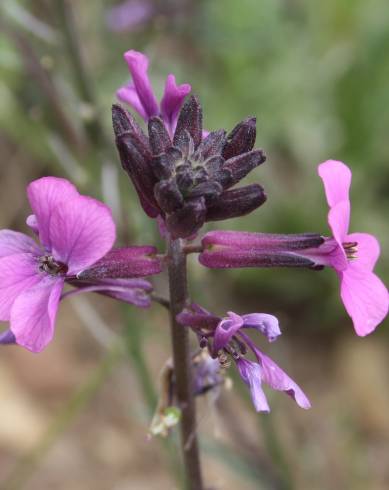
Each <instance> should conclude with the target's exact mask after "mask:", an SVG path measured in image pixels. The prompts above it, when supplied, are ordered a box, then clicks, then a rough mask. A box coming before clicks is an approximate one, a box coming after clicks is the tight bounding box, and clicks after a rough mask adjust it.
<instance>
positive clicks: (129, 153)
mask: <svg viewBox="0 0 389 490" xmlns="http://www.w3.org/2000/svg"><path fill="white" fill-rule="evenodd" d="M133 141H134V139H133V138H132V135H131V134H123V135H121V136H119V137H118V138H117V142H116V144H117V148H118V151H119V155H120V160H121V163H122V166H123V168H124V170H125V171H126V172H127V173H128V175H129V177H130V179H131V181H132V183H133V184H134V187H135V189H136V191H137V193H138V196H139V200H140V202H141V205H142V207H143V209H144V211H145V213H146V214H147V215H148V216H150V217H151V218H155V217H156V216H158V215H159V214H160V211H159V208H158V205H157V202H156V201H155V198H154V194H153V189H154V185H155V182H156V179H155V177H154V175H153V172H152V169H151V165H150V160H149V159H145V158H144V157H143V156H142V155H141V153H140V152H139V151H138V149H137V148H136V147H135V145H134V144H133ZM138 143H139V141H138ZM138 146H139V147H141V145H138Z"/></svg>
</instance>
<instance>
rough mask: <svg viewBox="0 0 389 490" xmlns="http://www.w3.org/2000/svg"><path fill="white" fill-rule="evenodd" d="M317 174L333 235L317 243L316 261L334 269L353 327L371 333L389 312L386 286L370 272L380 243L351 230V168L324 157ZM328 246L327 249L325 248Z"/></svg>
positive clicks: (359, 333) (376, 257)
mask: <svg viewBox="0 0 389 490" xmlns="http://www.w3.org/2000/svg"><path fill="white" fill-rule="evenodd" d="M318 172H319V175H320V177H321V179H322V180H323V183H324V190H325V194H326V198H327V202H328V205H329V207H330V210H329V213H328V224H329V226H330V228H331V231H332V233H333V238H330V239H326V242H325V243H324V244H323V245H322V246H321V247H319V253H320V252H321V251H322V250H326V253H325V254H323V255H322V256H321V257H318V263H321V264H323V265H328V266H330V267H332V268H333V269H335V271H336V273H337V275H338V277H339V280H340V295H341V298H342V301H343V304H344V306H345V308H346V310H347V313H348V314H349V315H350V317H351V318H352V320H353V323H354V328H355V331H356V333H357V334H358V335H361V336H364V335H367V334H369V333H371V332H372V331H373V330H375V328H376V327H377V325H379V324H380V323H381V322H382V321H383V320H384V318H385V317H386V315H387V314H388V299H389V295H388V290H387V289H386V287H385V285H384V284H383V282H382V281H381V280H380V279H379V277H377V275H376V274H374V273H373V269H374V266H375V264H376V262H377V259H378V257H379V254H380V246H379V243H378V241H377V239H376V238H375V237H374V236H373V235H369V234H367V233H351V234H349V232H348V228H349V223H350V200H349V189H350V184H351V171H350V169H349V168H348V167H347V165H345V164H344V163H342V162H339V161H335V160H327V161H326V162H324V163H322V164H320V165H319V169H318ZM327 250H328V251H327Z"/></svg>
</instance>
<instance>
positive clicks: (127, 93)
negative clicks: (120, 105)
mask: <svg viewBox="0 0 389 490" xmlns="http://www.w3.org/2000/svg"><path fill="white" fill-rule="evenodd" d="M116 97H117V98H118V99H119V100H120V101H121V102H124V103H126V104H128V105H129V106H131V107H132V108H133V109H134V111H136V112H137V113H138V114H139V115H140V117H141V118H142V119H143V120H144V121H147V120H148V117H147V114H146V111H145V109H144V107H143V105H142V102H141V101H140V100H139V97H138V92H137V91H136V88H135V87H134V85H133V84H132V83H129V84H127V85H124V86H123V87H120V88H119V89H118V90H117V91H116Z"/></svg>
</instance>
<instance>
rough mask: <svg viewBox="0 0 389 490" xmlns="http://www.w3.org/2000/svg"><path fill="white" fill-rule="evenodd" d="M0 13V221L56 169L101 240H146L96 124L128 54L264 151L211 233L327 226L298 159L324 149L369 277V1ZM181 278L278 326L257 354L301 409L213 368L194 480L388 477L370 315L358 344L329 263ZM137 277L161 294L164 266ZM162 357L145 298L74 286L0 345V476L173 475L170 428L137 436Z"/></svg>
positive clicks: (377, 45)
mask: <svg viewBox="0 0 389 490" xmlns="http://www.w3.org/2000/svg"><path fill="white" fill-rule="evenodd" d="M0 27H1V33H0V36H1V37H0V77H1V78H0V129H1V134H0V152H1V163H0V227H1V228H4V227H7V228H13V229H17V230H20V231H26V226H25V217H26V216H27V213H28V205H27V201H26V195H25V187H26V184H27V183H28V182H29V181H31V180H32V179H35V178H39V177H41V176H44V175H58V176H63V177H66V178H69V179H71V180H73V181H74V182H75V183H76V184H77V185H78V186H79V188H80V189H81V190H82V191H83V192H85V193H90V194H91V195H94V196H96V197H99V198H101V199H104V200H105V201H106V202H107V203H108V204H109V205H110V206H111V207H112V209H113V211H114V213H115V216H116V218H117V221H118V224H119V238H118V243H119V244H121V245H125V244H143V243H159V244H160V245H162V244H161V242H160V239H159V238H158V232H157V230H156V226H155V223H154V222H152V221H150V220H148V219H146V217H145V216H144V215H143V214H142V211H141V209H140V206H139V205H138V202H137V199H136V196H135V193H134V191H133V189H132V188H131V186H130V185H129V182H128V180H127V177H126V176H125V175H124V174H122V173H121V170H120V168H119V167H120V166H119V163H118V159H117V155H116V151H115V148H114V145H113V138H112V131H111V126H110V124H111V123H110V106H111V104H112V103H113V102H114V101H115V90H116V89H117V88H118V87H119V86H120V85H121V84H123V83H125V82H126V81H127V80H128V79H129V75H128V71H127V67H126V65H125V63H124V61H123V59H122V54H123V52H124V51H126V50H128V49H137V50H141V51H144V52H145V53H147V55H148V56H149V57H150V61H151V66H150V75H151V78H152V81H153V84H154V87H155V90H156V92H157V93H158V94H161V93H162V89H163V84H164V79H165V77H166V75H167V74H168V73H170V72H173V73H175V74H176V76H177V79H178V81H179V82H181V83H183V82H189V83H191V84H192V87H193V91H194V92H195V93H196V94H198V95H199V97H200V99H201V101H202V104H203V107H204V124H205V127H206V128H207V129H218V128H220V127H223V128H227V129H229V128H232V127H233V126H234V125H235V123H236V122H237V121H239V120H240V119H243V118H244V117H246V116H247V115H254V116H256V117H257V120H258V138H257V146H261V147H263V148H265V150H266V152H267V155H268V160H267V162H266V163H265V165H263V166H262V167H260V168H258V169H257V170H256V171H254V172H252V174H251V175H250V179H251V180H252V181H259V182H260V183H261V184H262V185H263V186H264V187H265V189H266V190H267V193H268V196H269V199H268V201H267V203H266V204H265V205H264V206H263V207H262V208H260V209H258V210H257V211H256V212H254V213H253V214H251V215H250V216H247V217H244V218H242V219H239V220H231V221H229V222H224V223H221V224H217V225H216V226H217V227H220V228H221V227H222V228H225V229H242V230H251V231H264V232H278V233H280V232H304V231H317V232H321V233H326V230H327V225H326V212H327V209H326V204H325V199H324V194H323V190H322V185H321V182H320V180H319V178H318V176H317V171H316V167H317V164H318V163H320V162H321V161H323V160H325V159H328V158H335V159H341V160H343V161H345V162H346V163H348V164H349V165H350V166H351V167H352V169H353V184H352V191H351V196H352V202H353V210H352V229H353V230H354V231H367V232H370V233H373V234H376V235H377V236H378V237H379V239H380V241H381V244H382V257H381V260H380V262H379V264H378V267H377V271H378V273H379V274H380V276H381V277H382V278H383V279H384V280H385V278H386V279H387V278H388V273H389V254H388V252H387V250H388V245H389V235H388V213H389V198H388V196H389V165H388V163H389V138H388V130H389V111H388V107H389V89H388V87H389V57H388V53H389V9H388V8H387V2H386V0H371V1H370V2H366V1H363V0H355V1H353V2H347V1H338V0H336V1H335V0H327V1H326V2H318V1H310V0H240V1H239V2H237V1H236V0H219V1H217V0H208V1H194V0H192V1H190V0H182V1H178V0H165V1H164V0H160V1H158V0H139V1H137V0H130V1H128V2H125V3H117V2H114V1H108V0H94V1H92V0H90V1H88V2H77V1H68V2H67V1H65V0H34V1H27V0H26V1H22V0H18V1H17V0H2V2H1V5H0ZM250 179H248V180H250ZM216 226H215V225H213V224H212V225H210V226H209V227H208V228H212V229H214V228H215V227H216ZM190 277H191V280H190V287H191V293H192V297H193V298H195V299H196V300H197V301H198V302H200V303H202V304H203V305H204V306H205V307H207V308H208V309H211V310H212V311H215V312H216V313H218V314H221V315H223V314H224V313H225V312H226V311H227V310H230V309H232V310H234V311H237V312H241V313H244V312H252V311H262V312H268V313H273V314H275V315H277V316H278V317H279V318H280V321H281V325H282V327H283V333H284V335H283V337H282V338H281V339H280V340H279V341H278V342H276V344H275V345H271V346H268V345H265V344H263V348H264V349H266V352H268V353H269V354H270V355H271V356H273V358H274V359H275V360H276V361H278V362H279V363H280V365H281V366H282V367H283V368H284V369H285V370H286V371H287V372H288V373H289V374H290V375H291V376H292V377H293V378H294V379H296V381H297V382H298V383H299V384H300V385H301V386H302V387H303V389H304V390H305V391H306V393H307V394H308V396H309V397H310V399H311V401H312V405H313V407H312V409H311V410H310V411H308V412H305V411H303V410H301V409H299V408H298V407H296V406H295V405H294V404H293V402H292V401H291V400H290V399H289V398H288V397H286V396H284V395H283V394H282V393H269V397H270V401H271V406H272V413H271V414H270V415H264V414H256V413H255V412H254V410H253V408H252V407H251V405H250V400H249V398H248V396H247V392H246V388H245V387H244V386H242V384H241V382H240V381H239V380H237V379H236V380H235V379H234V373H233V372H232V371H233V370H231V372H228V375H229V376H231V378H232V380H233V386H232V388H231V389H229V390H227V389H226V390H225V391H224V392H223V394H222V395H221V398H220V399H219V400H218V401H217V402H215V400H214V399H213V398H212V397H208V398H207V399H205V400H201V402H200V404H199V432H200V439H201V442H202V447H203V453H202V454H203V459H204V465H205V473H206V480H207V482H208V483H209V485H212V488H217V489H226V490H227V489H231V488H236V487H239V488H241V489H242V490H244V489H247V490H249V489H259V488H260V489H262V488H263V489H289V490H292V489H295V490H328V489H331V490H345V489H351V490H359V489H360V490H366V489H369V490H384V489H387V488H389V466H388V464H387V463H388V454H389V416H388V413H389V390H388V375H387V373H388V370H389V346H388V332H387V327H388V321H386V322H385V324H383V325H381V326H380V327H379V328H378V330H377V331H376V332H375V333H374V334H373V335H371V336H370V337H368V338H365V339H360V338H357V337H356V335H355V334H354V332H353V328H352V324H351V321H350V319H349V318H348V317H347V316H346V314H345V312H344V310H343V308H342V306H341V304H340V300H339V297H338V285H337V281H336V277H335V274H334V273H333V272H332V271H323V272H312V271H299V270H296V271H294V270H285V271H283V270H265V271H261V270H237V271H208V270H204V269H203V268H202V267H201V266H200V265H198V264H197V263H196V259H195V258H193V260H191V261H190ZM154 283H155V285H156V288H157V290H159V291H160V292H162V293H163V292H164V290H165V289H166V284H165V280H164V278H163V277H161V278H157V280H155V281H154ZM4 327H5V325H4ZM118 339H121V342H122V345H124V346H125V347H126V349H125V352H124V353H123V351H122V350H120V349H118V348H117V347H116V344H117V341H118ZM169 353H170V346H169V335H168V325H167V315H166V313H165V311H163V310H162V309H161V308H160V307H158V305H157V306H153V307H152V309H151V310H150V311H147V312H143V311H135V309H133V308H131V307H125V308H123V307H122V306H120V305H118V304H115V303H114V302H113V301H111V300H108V299H104V298H103V299H102V298H100V297H97V298H96V297H93V296H92V295H91V296H88V297H84V298H78V297H77V298H74V299H69V300H67V301H65V302H64V303H63V304H62V305H61V310H60V314H59V318H58V325H57V334H56V337H55V340H54V342H53V343H52V344H51V345H50V346H49V347H48V348H47V349H46V351H45V352H44V353H42V354H40V355H33V354H31V353H29V352H27V351H24V350H22V349H21V348H17V347H9V348H2V349H1V352H0V488H1V489H4V490H11V489H26V490H27V489H28V490H37V489H39V490H46V489H52V488H57V489H58V490H62V489H63V490H65V489H66V490H68V489H72V490H78V489H80V490H85V489H89V488H93V489H95V490H107V489H109V490H111V489H112V490H132V489H134V490H137V489H143V488H144V489H154V488H155V489H157V488H158V489H160V490H165V489H166V490H167V489H173V488H178V483H177V477H178V475H177V471H176V470H175V469H174V468H175V466H174V465H175V464H176V463H175V462H174V446H175V444H176V437H175V434H173V435H172V437H171V440H170V443H166V441H164V440H160V439H151V440H150V439H149V438H148V437H147V434H148V427H149V424H150V419H151V412H152V407H153V405H154V403H155V400H156V396H157V394H156V393H157V390H158V377H159V372H160V369H161V367H162V366H163V365H164V363H165V362H166V360H167V358H168V357H169V355H170V354H169ZM172 455H173V456H172ZM172 468H173V469H172Z"/></svg>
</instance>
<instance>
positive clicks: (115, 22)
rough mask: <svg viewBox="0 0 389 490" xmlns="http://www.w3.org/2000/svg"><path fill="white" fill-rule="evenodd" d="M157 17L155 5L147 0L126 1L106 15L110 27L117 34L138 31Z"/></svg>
mask: <svg viewBox="0 0 389 490" xmlns="http://www.w3.org/2000/svg"><path fill="white" fill-rule="evenodd" d="M154 15H155V8H154V6H153V3H152V2H150V1H147V0H126V1H125V2H121V3H120V4H118V5H115V6H114V7H112V8H111V9H109V11H108V13H107V15H106V22H107V25H108V27H109V28H110V29H111V30H112V31H115V32H125V31H131V30H133V29H136V28H137V27H139V26H141V25H143V24H145V23H146V22H148V21H149V20H150V19H151V18H152V17H153V16H154Z"/></svg>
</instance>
